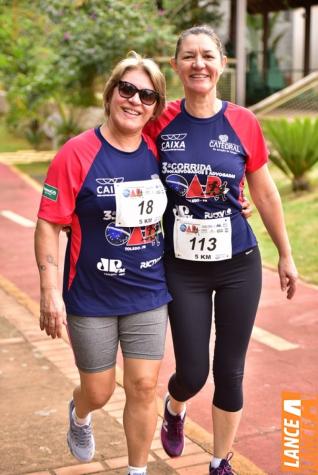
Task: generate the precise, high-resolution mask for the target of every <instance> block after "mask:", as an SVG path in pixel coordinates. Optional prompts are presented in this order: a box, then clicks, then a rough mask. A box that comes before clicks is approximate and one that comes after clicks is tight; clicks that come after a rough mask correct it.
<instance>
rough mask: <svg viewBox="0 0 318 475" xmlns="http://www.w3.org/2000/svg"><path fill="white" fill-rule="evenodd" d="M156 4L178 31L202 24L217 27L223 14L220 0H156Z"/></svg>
mask: <svg viewBox="0 0 318 475" xmlns="http://www.w3.org/2000/svg"><path fill="white" fill-rule="evenodd" d="M157 6H158V8H161V9H163V11H164V13H165V16H166V17H167V18H169V21H170V22H171V23H172V24H173V25H174V26H175V30H176V31H177V32H178V33H179V32H181V31H182V30H186V29H187V28H191V27H192V26H197V25H202V24H208V25H211V26H212V27H217V26H218V25H219V24H220V22H221V20H222V16H223V14H222V13H221V12H220V9H219V7H220V0H162V1H157Z"/></svg>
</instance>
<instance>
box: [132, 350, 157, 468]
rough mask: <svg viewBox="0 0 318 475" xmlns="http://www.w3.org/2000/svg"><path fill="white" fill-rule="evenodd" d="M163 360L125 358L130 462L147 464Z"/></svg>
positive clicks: (155, 420) (155, 419)
mask: <svg viewBox="0 0 318 475" xmlns="http://www.w3.org/2000/svg"><path fill="white" fill-rule="evenodd" d="M160 364H161V361H158V360H142V359H134V358H124V388H125V392H126V405H125V410H124V429H125V434H126V438H127V446H128V460H129V465H131V466H134V467H143V466H145V465H147V460H148V454H149V450H150V446H151V442H152V439H153V435H154V432H155V430H156V425H157V419H158V412H157V401H156V387H157V379H158V373H159V368H160Z"/></svg>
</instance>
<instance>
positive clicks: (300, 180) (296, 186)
mask: <svg viewBox="0 0 318 475" xmlns="http://www.w3.org/2000/svg"><path fill="white" fill-rule="evenodd" d="M292 188H293V191H309V190H310V183H309V180H308V178H307V177H306V176H305V175H301V176H297V177H294V178H293V182H292Z"/></svg>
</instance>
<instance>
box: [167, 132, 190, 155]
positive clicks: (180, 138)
mask: <svg viewBox="0 0 318 475" xmlns="http://www.w3.org/2000/svg"><path fill="white" fill-rule="evenodd" d="M187 135H188V134H163V135H161V136H160V137H161V139H162V143H161V150H162V151H163V152H184V151H185V141H184V139H185V138H186V136H187Z"/></svg>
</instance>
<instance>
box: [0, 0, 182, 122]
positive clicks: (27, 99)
mask: <svg viewBox="0 0 318 475" xmlns="http://www.w3.org/2000/svg"><path fill="white" fill-rule="evenodd" d="M0 23H1V25H2V29H1V30H0V66H1V72H0V82H1V83H2V84H3V86H4V87H5V89H6V90H7V98H8V101H9V104H10V112H9V115H8V117H7V119H8V123H9V125H10V126H11V128H15V127H17V126H18V125H19V127H20V128H24V129H25V128H28V127H30V124H31V123H32V121H34V120H39V121H40V122H42V123H43V122H44V120H45V118H46V117H47V115H49V114H50V113H51V112H52V110H54V109H56V106H57V105H59V104H62V105H63V104H68V105H79V106H87V105H93V104H94V103H95V101H96V99H95V83H96V81H97V79H99V78H100V77H101V76H106V77H107V75H108V74H109V73H110V71H111V69H112V67H113V66H114V64H115V63H116V62H117V61H118V60H119V59H121V58H123V57H125V56H126V54H127V53H128V51H129V50H131V49H134V50H136V51H137V52H139V53H141V54H142V55H144V56H152V55H153V53H154V52H156V54H159V55H168V54H170V53H171V51H172V43H173V42H174V41H175V36H174V34H173V31H172V30H173V26H171V25H170V24H168V21H167V19H166V18H165V17H164V16H163V15H161V14H160V12H158V10H157V8H156V5H155V2H153V1H152V0H144V1H143V2H138V1H136V0H86V1H85V0H81V1H80V0H73V1H70V0H34V1H33V2H26V1H24V0H21V1H19V2H17V1H7V2H4V1H2V2H1V3H0ZM48 104H50V106H49V107H48Z"/></svg>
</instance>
